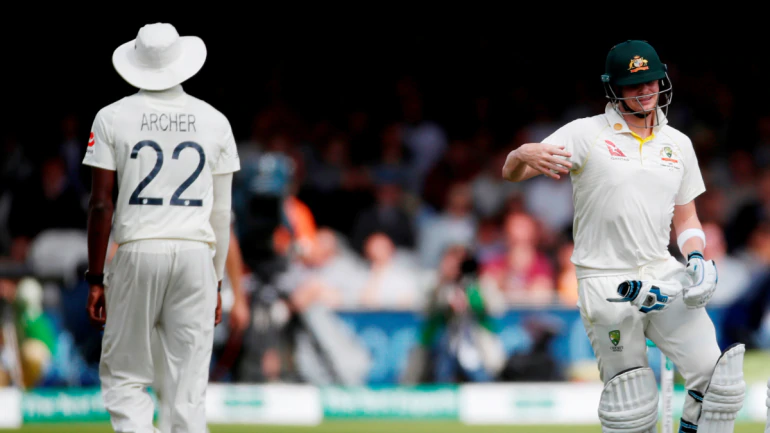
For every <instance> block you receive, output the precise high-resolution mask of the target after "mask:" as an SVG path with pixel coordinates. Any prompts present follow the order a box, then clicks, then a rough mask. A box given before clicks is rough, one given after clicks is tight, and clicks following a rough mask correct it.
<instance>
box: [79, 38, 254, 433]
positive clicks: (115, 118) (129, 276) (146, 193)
mask: <svg viewBox="0 0 770 433" xmlns="http://www.w3.org/2000/svg"><path fill="white" fill-rule="evenodd" d="M112 59H113V64H114V66H115V69H116V70H117V72H118V73H119V74H120V75H121V76H122V77H123V78H124V79H125V80H126V81H127V82H128V83H129V84H131V85H133V86H134V87H137V88H138V89H140V90H139V91H138V92H137V93H134V94H132V95H130V96H127V97H125V98H122V99H120V100H119V101H117V102H114V103H112V104H110V105H107V106H105V107H104V108H102V109H101V110H100V111H99V112H98V114H97V115H96V119H95V120H94V123H93V129H92V132H91V136H90V138H89V143H88V148H87V151H86V155H85V158H84V160H83V164H85V165H88V166H91V167H92V173H93V185H92V191H91V199H90V205H89V216H88V246H89V271H88V272H87V274H86V278H87V280H88V281H89V283H90V285H91V291H90V295H89V299H88V305H87V310H88V314H89V316H90V318H91V320H92V321H93V322H94V323H96V324H98V325H104V337H103V341H102V356H101V363H100V369H99V375H100V379H101V382H102V393H103V397H104V404H105V407H106V409H107V411H108V412H109V413H110V418H111V421H112V427H113V429H114V430H115V431H116V432H135V433H149V432H157V431H158V430H156V429H155V427H154V426H153V413H154V407H153V402H152V399H151V398H150V395H149V394H148V393H147V391H146V388H147V387H148V386H152V385H153V379H154V371H153V360H152V351H151V334H152V333H153V331H157V334H158V337H159V341H160V345H161V347H162V349H163V352H164V354H163V355H164V356H163V357H162V359H164V360H165V361H164V365H163V384H162V388H163V404H164V405H167V406H168V408H167V411H166V415H167V418H166V420H165V422H166V424H167V425H168V426H170V430H168V431H169V432H175V433H176V432H179V433H182V432H185V433H187V432H190V433H192V432H194V433H203V432H204V431H205V430H206V411H205V394H206V386H207V383H208V375H209V364H210V361H211V351H212V344H213V334H214V326H215V325H216V324H217V323H218V322H219V321H220V320H221V298H220V296H219V295H218V287H221V281H222V277H223V275H224V267H225V259H226V256H227V251H228V243H229V237H230V212H231V188H232V176H233V172H235V171H238V170H239V169H240V162H239V159H238V154H237V150H236V146H235V141H234V139H233V133H232V130H231V127H230V123H229V122H228V120H227V118H226V117H225V116H224V115H223V114H222V113H220V112H219V111H217V110H216V109H214V108H213V107H211V106H210V105H209V104H207V103H206V102H204V101H202V100H200V99H197V98H195V97H193V96H191V95H189V94H187V93H186V92H185V91H184V90H183V89H182V87H181V83H182V82H184V81H185V80H187V79H188V78H190V77H192V76H193V75H195V74H196V73H197V72H198V71H199V70H200V69H201V67H202V66H203V64H204V62H205V59H206V47H205V45H204V43H203V41H201V40H200V39H199V38H197V37H194V36H186V37H180V36H179V34H178V33H177V31H176V29H175V28H174V27H173V26H172V25H170V24H161V23H158V24H151V25H146V26H144V27H142V28H141V29H140V30H139V33H138V35H137V37H136V39H135V40H132V41H129V42H127V43H125V44H123V45H121V46H120V47H118V48H117V49H116V50H115V52H114V53H113V57H112ZM116 173H117V182H118V194H117V201H116V203H115V205H114V220H113V202H112V192H113V186H114V179H115V177H116V176H115V175H116ZM111 229H112V233H113V237H114V240H115V242H116V243H117V244H118V245H119V246H118V249H117V252H116V253H115V256H114V258H113V259H112V261H111V262H110V265H109V268H108V269H104V259H105V255H106V251H107V245H108V239H109V235H110V230H111ZM164 433H166V432H164Z"/></svg>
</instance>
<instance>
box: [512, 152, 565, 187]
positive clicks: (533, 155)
mask: <svg viewBox="0 0 770 433" xmlns="http://www.w3.org/2000/svg"><path fill="white" fill-rule="evenodd" d="M570 156H571V154H570V153H569V152H567V151H566V150H564V146H554V145H551V144H545V143H527V144H522V145H521V146H519V147H518V148H516V149H515V150H513V151H511V153H509V154H508V157H507V158H506V159H505V164H504V165H503V173H502V174H503V178H504V179H506V180H509V181H511V182H521V181H523V180H527V179H530V178H533V177H535V176H537V175H539V174H541V173H542V174H545V175H546V176H548V177H551V178H554V179H559V178H561V176H560V175H559V173H561V174H567V173H569V169H570V168H572V163H571V162H569V161H567V160H566V159H565V158H569V157H570ZM562 157H564V158H562Z"/></svg>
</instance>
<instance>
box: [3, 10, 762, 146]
mask: <svg viewBox="0 0 770 433" xmlns="http://www.w3.org/2000/svg"><path fill="white" fill-rule="evenodd" d="M116 7H117V6H116ZM297 8H298V9H300V10H302V13H301V14H299V13H298V14H297V15H296V16H295V15H290V14H288V13H287V11H269V10H265V9H257V10H255V11H250V12H246V11H244V12H243V13H239V12H237V11H235V10H233V12H232V13H228V14H227V15H219V16H217V15H216V13H215V11H212V15H207V14H205V13H202V12H198V11H199V10H198V9H196V10H194V11H191V12H189V13H188V12H186V11H181V10H179V11H177V12H176V13H173V14H171V13H165V14H164V13H152V12H150V11H148V12H147V13H146V15H144V14H142V17H141V18H140V17H139V15H138V13H137V11H136V9H133V10H132V11H131V12H132V14H133V15H134V16H131V14H122V15H120V19H115V17H114V16H113V17H110V18H109V19H107V18H106V17H96V16H88V14H85V15H83V16H82V18H80V19H72V17H68V18H67V19H56V18H55V17H56V12H48V14H50V15H48V16H44V17H42V18H41V17H36V18H35V19H34V20H33V21H29V20H13V19H11V20H8V21H6V22H5V26H4V27H3V29H2V30H0V31H1V32H2V34H3V36H4V37H3V39H4V40H5V41H6V43H5V45H6V46H5V52H6V60H5V62H4V63H5V65H6V67H5V68H4V69H5V73H4V75H5V74H6V73H7V74H9V75H6V77H7V78H10V80H9V81H7V82H6V84H5V86H4V87H5V89H4V90H5V91H4V93H5V95H4V99H5V101H6V102H7V103H8V102H10V104H7V105H6V107H5V110H8V111H6V115H5V116H4V117H5V118H6V120H10V124H11V125H14V127H13V128H11V130H12V131H16V133H17V134H23V135H27V134H28V133H29V132H30V131H34V136H35V141H36V142H37V143H35V144H33V143H30V145H35V146H40V143H42V142H55V141H56V140H57V139H58V134H59V120H60V119H61V118H62V117H63V116H64V115H65V114H67V113H75V114H76V115H77V116H78V117H79V119H81V124H80V131H81V132H80V134H81V136H82V137H83V140H84V143H85V141H86V140H87V137H88V130H89V127H90V122H91V121H92V119H93V116H94V115H95V114H96V112H97V110H98V109H99V108H101V107H102V106H104V105H107V104H109V103H111V102H113V101H114V100H116V99H119V98H121V97H123V96H125V95H127V94H129V93H132V92H134V91H135V89H134V88H132V87H131V86H129V85H128V84H127V83H125V82H124V81H123V80H122V79H121V78H120V76H118V75H117V73H116V72H115V70H114V69H113V67H112V64H111V56H112V52H113V50H114V49H115V48H116V47H117V46H119V45H120V44H122V43H124V42H127V41H129V40H131V39H133V38H134V37H135V36H136V33H137V31H138V29H139V27H141V26H142V25H144V24H146V23H150V22H158V21H165V22H171V23H173V24H174V25H175V26H176V28H177V30H178V31H179V32H180V34H181V35H196V36H200V37H201V38H203V40H204V41H205V43H206V45H207V48H208V58H207V63H206V65H205V66H204V67H203V69H202V70H201V72H200V73H198V74H197V75H196V76H195V77H194V78H193V79H191V80H190V81H188V82H187V83H186V84H185V86H184V87H185V89H186V90H187V91H188V92H190V93H192V94H193V95H196V96H198V97H200V98H202V99H204V100H206V101H208V102H210V103H211V104H212V105H214V106H215V107H216V108H218V109H220V110H221V111H223V112H224V113H225V114H226V115H227V116H228V117H229V118H230V119H231V122H232V124H233V127H234V128H235V130H236V135H241V136H243V135H246V134H248V133H249V132H250V130H249V128H250V122H251V118H252V116H253V114H255V113H257V112H258V111H260V109H261V108H263V107H265V106H268V105H270V104H271V103H274V102H275V101H277V100H281V101H283V102H285V103H286V104H288V105H289V106H291V107H292V109H293V110H294V111H295V112H297V113H298V114H299V115H301V116H302V117H303V119H305V120H306V121H308V122H315V121H317V120H320V119H328V120H331V121H333V122H344V121H345V118H344V116H345V115H346V114H347V113H348V112H351V111H356V110H364V111H367V112H368V113H371V114H372V115H373V116H375V117H376V118H378V119H380V120H381V121H382V122H386V121H387V120H388V119H391V118H396V117H398V114H399V111H398V110H399V100H398V96H397V91H396V82H397V80H398V79H399V78H403V77H406V76H409V77H413V78H414V80H415V81H416V83H417V84H418V86H419V88H420V91H421V93H422V94H423V95H424V104H425V110H426V115H427V117H429V118H432V119H434V120H436V121H439V123H441V124H442V125H446V128H447V132H448V133H449V134H450V135H457V136H462V135H464V134H468V133H469V131H471V130H472V129H473V126H472V125H470V122H469V121H468V118H469V116H470V115H472V114H473V110H474V101H475V100H476V98H479V97H486V98H488V99H489V106H490V108H489V111H490V112H491V113H492V115H491V116H492V119H490V122H491V123H492V126H493V129H494V132H495V133H496V134H497V135H499V137H500V139H502V140H503V141H507V139H508V138H509V137H511V136H512V134H513V133H514V131H515V130H516V128H518V127H520V126H522V125H525V124H526V123H527V122H528V121H529V120H532V119H533V118H534V116H535V114H536V112H537V111H536V109H535V108H536V106H537V103H538V102H542V107H540V108H539V109H546V110H548V111H549V112H550V114H551V115H558V114H559V113H560V112H561V111H562V110H563V109H564V108H565V107H567V106H568V105H569V104H570V103H572V102H573V101H574V100H576V99H577V98H579V97H581V96H585V97H588V98H591V99H596V100H602V99H603V98H604V93H603V89H602V87H601V82H600V75H601V74H602V73H603V67H604V59H605V56H606V53H607V51H608V50H609V49H610V48H611V47H612V46H613V45H614V44H615V43H617V42H620V41H623V40H625V39H629V38H643V39H646V40H648V41H649V42H650V43H652V44H653V46H654V47H656V49H657V51H658V53H659V54H660V56H661V58H662V60H663V61H664V62H666V63H667V64H668V65H669V67H670V68H671V74H672V79H673V82H674V96H675V99H674V103H675V104H684V105H688V106H693V107H694V108H695V109H696V110H697V109H699V107H700V108H702V110H700V111H701V112H700V113H699V117H700V118H702V119H704V121H710V120H713V119H715V118H718V117H719V115H718V113H710V112H708V110H712V111H713V108H711V107H708V108H707V107H705V106H704V104H702V103H701V102H702V100H704V99H706V100H713V98H714V97H715V95H714V92H713V90H714V88H715V83H718V85H719V86H720V87H724V86H726V87H728V88H729V90H730V91H731V97H732V104H733V105H734V107H735V108H734V109H735V113H734V114H733V115H732V116H731V119H730V122H731V124H733V125H735V126H736V128H732V129H744V130H743V131H735V135H732V136H731V142H730V143H729V146H731V147H733V146H741V145H742V143H743V142H744V141H747V140H752V138H753V137H752V136H751V134H752V131H748V130H745V129H746V128H750V127H751V126H752V125H753V122H754V119H755V118H756V116H757V115H758V114H759V112H760V111H765V110H766V108H765V106H766V105H767V104H766V103H763V101H764V100H765V99H766V98H767V95H768V91H767V88H766V86H764V85H763V84H762V82H763V80H764V79H765V76H766V73H765V71H766V70H767V67H768V66H770V62H769V61H768V60H767V58H766V55H765V50H766V45H767V40H770V38H768V37H767V36H765V35H764V34H763V32H762V30H761V27H755V26H749V25H746V22H745V21H743V23H744V25H741V26H738V27H737V28H736V30H734V31H730V32H726V31H725V30H724V29H725V28H726V26H728V25H729V24H730V23H729V21H716V20H714V21H712V22H709V21H700V22H699V21H697V20H694V19H693V20H692V21H688V22H686V23H684V25H685V26H683V23H678V24H677V25H674V24H673V23H676V22H677V21H678V20H679V19H678V18H677V17H676V16H675V15H670V14H667V15H666V16H667V18H666V20H664V22H656V23H654V24H645V25H644V30H641V29H638V28H636V29H634V30H629V31H624V30H621V28H622V27H623V26H622V25H618V24H612V23H611V22H612V21H613V20H612V18H608V20H609V21H610V22H609V23H603V21H604V20H603V19H598V20H596V21H593V24H590V23H591V22H584V21H582V20H577V21H575V22H572V23H571V24H566V25H565V24H557V23H555V22H550V21H549V22H546V21H547V20H545V16H543V15H538V14H536V13H535V12H534V11H533V12H532V13H531V14H524V13H516V14H511V13H510V12H505V13H503V12H502V11H498V12H495V11H492V10H490V11H489V12H488V13H485V14H484V15H483V16H479V17H474V16H473V13H469V14H468V15H464V14H463V12H462V11H457V10H455V11H453V12H452V13H450V17H451V18H446V17H441V16H440V15H439V14H436V15H432V14H425V15H420V14H417V13H416V12H404V13H403V14H399V13H396V14H394V15H389V14H387V13H384V11H382V12H383V13H380V12H381V11H378V10H376V9H374V10H372V11H369V12H366V13H360V12H358V11H356V10H347V11H340V12H339V13H334V12H333V11H329V10H324V11H318V12H315V11H312V10H307V9H304V8H301V7H299V6H297ZM583 13H590V11H583ZM316 14H317V15H316ZM563 15H568V14H567V13H566V12H562V16H563ZM225 17H226V18H225ZM508 17H510V19H508ZM549 19H550V18H549ZM666 23H672V24H666ZM716 24H718V25H716ZM686 26H689V27H691V28H690V29H688V28H687V27H686ZM31 27H32V28H34V32H31V31H30V30H31V29H30V28H31ZM635 27H638V26H634V25H629V28H635ZM32 33H35V34H32ZM752 33H758V34H757V35H756V37H754V36H752ZM674 126H676V125H674Z"/></svg>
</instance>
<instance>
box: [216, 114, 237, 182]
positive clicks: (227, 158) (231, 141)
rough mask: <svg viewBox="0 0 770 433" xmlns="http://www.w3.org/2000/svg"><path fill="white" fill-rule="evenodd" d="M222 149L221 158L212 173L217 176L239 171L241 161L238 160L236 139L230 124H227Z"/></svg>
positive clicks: (217, 160) (219, 157)
mask: <svg viewBox="0 0 770 433" xmlns="http://www.w3.org/2000/svg"><path fill="white" fill-rule="evenodd" d="M220 149H221V150H220V152H219V156H218V157H217V159H216V162H215V163H214V167H213V169H212V170H211V173H212V174H215V175H216V174H227V173H234V172H236V171H239V170H240V169H241V161H240V158H238V148H237V147H236V145H235V137H233V130H232V128H231V127H230V123H229V122H227V124H226V128H225V134H224V137H223V138H222V144H221V148H220Z"/></svg>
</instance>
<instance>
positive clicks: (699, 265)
mask: <svg viewBox="0 0 770 433" xmlns="http://www.w3.org/2000/svg"><path fill="white" fill-rule="evenodd" d="M685 273H686V274H687V277H688V278H689V279H690V285H689V286H687V287H685V288H684V303H685V304H686V305H687V308H690V309H693V308H703V307H705V306H706V304H708V302H709V300H710V299H711V296H712V295H713V294H714V290H716V288H717V281H718V280H719V276H718V275H717V265H716V263H714V261H713V260H708V261H706V260H704V259H703V254H702V253H701V252H700V251H693V252H691V253H690V254H688V255H687V267H686V268H685Z"/></svg>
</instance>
